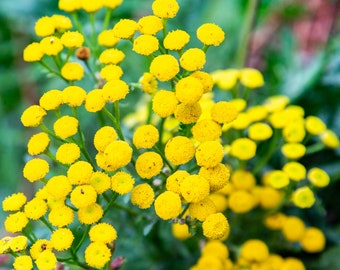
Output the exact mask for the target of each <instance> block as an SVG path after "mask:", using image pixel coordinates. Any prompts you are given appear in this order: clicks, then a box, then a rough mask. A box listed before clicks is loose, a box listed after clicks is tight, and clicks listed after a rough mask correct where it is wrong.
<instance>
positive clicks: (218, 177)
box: [198, 163, 230, 192]
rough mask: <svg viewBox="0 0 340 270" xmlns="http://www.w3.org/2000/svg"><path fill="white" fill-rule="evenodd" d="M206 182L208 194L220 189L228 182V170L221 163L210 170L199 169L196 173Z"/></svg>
mask: <svg viewBox="0 0 340 270" xmlns="http://www.w3.org/2000/svg"><path fill="white" fill-rule="evenodd" d="M198 174H199V175H200V176H203V177H204V178H205V179H207V180H208V182H209V186H210V192H214V191H217V190H220V189H222V188H223V187H225V185H226V184H227V183H228V181H229V177H230V170H229V168H228V167H227V166H225V165H224V164H222V163H219V164H217V165H216V166H214V167H211V168H205V167H201V168H200V170H199V173H198Z"/></svg>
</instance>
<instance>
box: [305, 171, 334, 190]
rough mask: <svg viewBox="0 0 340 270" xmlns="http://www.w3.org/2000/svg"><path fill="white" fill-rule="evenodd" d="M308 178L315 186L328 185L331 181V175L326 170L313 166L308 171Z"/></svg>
mask: <svg viewBox="0 0 340 270" xmlns="http://www.w3.org/2000/svg"><path fill="white" fill-rule="evenodd" d="M307 179H308V180H309V182H311V183H312V185H313V186H315V187H318V188H322V187H326V186H328V184H329V182H330V178H329V175H328V174H327V172H326V171H324V170H322V169H320V168H316V167H314V168H311V169H310V170H309V171H308V173H307Z"/></svg>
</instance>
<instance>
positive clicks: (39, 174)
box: [23, 158, 50, 182]
mask: <svg viewBox="0 0 340 270" xmlns="http://www.w3.org/2000/svg"><path fill="white" fill-rule="evenodd" d="M49 170H50V168H49V165H48V162H47V161H46V160H44V159H41V158H34V159H31V160H29V161H28V162H26V164H25V166H24V169H23V175H24V177H25V178H26V179H27V180H28V181H30V182H35V181H38V180H40V179H42V178H44V177H45V176H46V174H47V173H48V172H49Z"/></svg>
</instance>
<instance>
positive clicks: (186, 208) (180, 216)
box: [178, 203, 190, 218]
mask: <svg viewBox="0 0 340 270" xmlns="http://www.w3.org/2000/svg"><path fill="white" fill-rule="evenodd" d="M189 207H190V203H188V204H187V205H186V206H185V207H184V209H183V211H182V213H180V215H179V216H178V218H182V217H183V216H184V214H185V212H186V211H187V210H188V209H189Z"/></svg>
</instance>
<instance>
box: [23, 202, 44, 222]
mask: <svg viewBox="0 0 340 270" xmlns="http://www.w3.org/2000/svg"><path fill="white" fill-rule="evenodd" d="M46 212H47V204H46V202H45V201H44V200H43V199H40V198H33V199H32V200H30V201H29V202H27V203H26V204H25V207H24V213H25V215H26V217H28V218H29V219H32V220H37V219H39V218H41V217H42V216H43V215H45V214H46Z"/></svg>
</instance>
